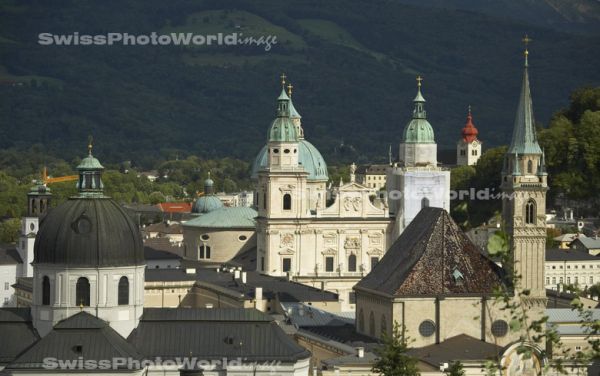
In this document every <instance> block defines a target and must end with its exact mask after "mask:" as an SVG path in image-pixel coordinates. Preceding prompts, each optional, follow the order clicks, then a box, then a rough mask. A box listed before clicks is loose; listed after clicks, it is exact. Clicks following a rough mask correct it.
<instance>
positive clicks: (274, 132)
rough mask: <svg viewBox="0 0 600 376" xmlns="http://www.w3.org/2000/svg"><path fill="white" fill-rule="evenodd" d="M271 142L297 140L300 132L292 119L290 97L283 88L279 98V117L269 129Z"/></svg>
mask: <svg viewBox="0 0 600 376" xmlns="http://www.w3.org/2000/svg"><path fill="white" fill-rule="evenodd" d="M268 139H269V141H270V142H297V141H298V132H297V130H296V126H295V125H294V122H293V121H292V119H290V97H288V95H287V94H286V93H285V90H283V89H282V90H281V95H279V98H277V117H276V118H275V120H273V123H271V128H270V129H269V138H268Z"/></svg>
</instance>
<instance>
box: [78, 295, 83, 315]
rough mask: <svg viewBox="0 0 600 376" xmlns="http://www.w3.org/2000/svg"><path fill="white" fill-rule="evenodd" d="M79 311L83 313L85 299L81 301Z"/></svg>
mask: <svg viewBox="0 0 600 376" xmlns="http://www.w3.org/2000/svg"><path fill="white" fill-rule="evenodd" d="M79 311H80V312H81V311H83V298H82V299H79Z"/></svg>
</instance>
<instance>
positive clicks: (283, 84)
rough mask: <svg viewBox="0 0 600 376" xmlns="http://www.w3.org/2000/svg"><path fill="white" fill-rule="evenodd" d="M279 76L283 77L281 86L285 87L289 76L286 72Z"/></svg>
mask: <svg viewBox="0 0 600 376" xmlns="http://www.w3.org/2000/svg"><path fill="white" fill-rule="evenodd" d="M279 78H281V86H284V87H285V79H286V78H287V76H286V75H285V73H282V74H281V76H279Z"/></svg>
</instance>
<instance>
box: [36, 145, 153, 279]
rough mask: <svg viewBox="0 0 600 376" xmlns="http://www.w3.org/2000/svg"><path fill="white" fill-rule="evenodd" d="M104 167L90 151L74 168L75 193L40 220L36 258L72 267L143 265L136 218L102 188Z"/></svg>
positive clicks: (142, 248) (37, 260)
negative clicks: (77, 177)
mask: <svg viewBox="0 0 600 376" xmlns="http://www.w3.org/2000/svg"><path fill="white" fill-rule="evenodd" d="M103 169H104V167H102V165H101V164H100V162H99V161H98V160H97V159H96V158H94V157H93V156H92V153H91V146H90V150H89V154H88V156H87V157H86V158H84V159H83V160H82V162H81V164H80V165H79V166H77V170H78V171H79V181H78V183H77V188H78V190H79V194H78V195H77V196H73V197H70V198H69V199H68V200H67V201H66V202H64V203H63V204H61V205H59V206H58V207H56V208H55V209H53V210H51V211H50V212H49V213H48V215H46V217H45V218H44V219H43V220H42V222H41V223H40V229H39V231H38V233H37V236H36V239H35V246H34V263H35V264H55V265H61V266H64V267H72V268H78V267H81V268H97V267H114V266H129V265H144V264H145V261H144V246H143V243H142V237H141V234H140V231H139V228H138V226H137V224H136V223H135V222H134V220H133V219H132V218H131V217H130V216H129V215H128V214H127V213H126V212H125V210H123V208H122V207H121V206H120V205H119V204H117V203H116V202H114V201H113V200H112V199H111V198H109V197H107V196H105V195H104V193H103V184H102V180H101V176H102V171H103Z"/></svg>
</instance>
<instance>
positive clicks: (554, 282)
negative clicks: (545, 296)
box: [552, 277, 556, 285]
mask: <svg viewBox="0 0 600 376" xmlns="http://www.w3.org/2000/svg"><path fill="white" fill-rule="evenodd" d="M552 284H553V285H556V277H552Z"/></svg>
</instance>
